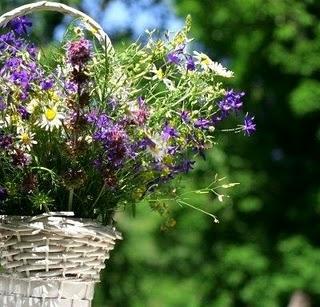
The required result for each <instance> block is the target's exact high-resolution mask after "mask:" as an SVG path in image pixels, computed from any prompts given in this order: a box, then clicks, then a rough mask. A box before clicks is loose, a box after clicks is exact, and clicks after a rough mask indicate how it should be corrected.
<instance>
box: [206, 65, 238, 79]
mask: <svg viewBox="0 0 320 307" xmlns="http://www.w3.org/2000/svg"><path fill="white" fill-rule="evenodd" d="M210 69H211V70H212V71H213V72H214V73H215V74H216V75H218V76H221V77H225V78H232V77H233V72H232V71H231V70H228V69H227V68H225V67H224V66H222V65H221V64H220V63H218V62H212V63H211V64H210Z"/></svg>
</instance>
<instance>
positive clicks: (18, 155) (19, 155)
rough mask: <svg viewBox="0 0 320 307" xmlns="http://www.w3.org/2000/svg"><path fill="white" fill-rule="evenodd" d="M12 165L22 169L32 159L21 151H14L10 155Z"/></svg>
mask: <svg viewBox="0 0 320 307" xmlns="http://www.w3.org/2000/svg"><path fill="white" fill-rule="evenodd" d="M11 157H12V163H13V165H15V166H18V167H24V166H26V165H29V164H30V163H31V160H32V157H31V155H28V154H27V153H25V152H23V151H22V150H19V149H16V151H15V152H14V153H13V154H12V155H11Z"/></svg>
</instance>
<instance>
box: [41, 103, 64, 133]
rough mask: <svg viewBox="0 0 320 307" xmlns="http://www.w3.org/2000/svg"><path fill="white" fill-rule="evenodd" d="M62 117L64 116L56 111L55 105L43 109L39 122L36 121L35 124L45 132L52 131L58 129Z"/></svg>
mask: <svg viewBox="0 0 320 307" xmlns="http://www.w3.org/2000/svg"><path fill="white" fill-rule="evenodd" d="M64 117H65V116H64V114H63V113H61V112H59V111H58V107H57V106H56V105H55V106H53V107H45V108H44V110H43V114H42V117H41V121H38V122H37V124H38V125H39V126H40V127H41V128H44V129H45V130H47V131H48V130H50V131H52V130H53V129H54V128H59V127H60V126H61V125H62V120H63V119H64Z"/></svg>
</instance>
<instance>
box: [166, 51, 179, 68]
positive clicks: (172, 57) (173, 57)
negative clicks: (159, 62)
mask: <svg viewBox="0 0 320 307" xmlns="http://www.w3.org/2000/svg"><path fill="white" fill-rule="evenodd" d="M167 61H168V63H171V64H176V65H178V64H179V63H180V61H181V59H180V57H179V54H178V53H177V51H172V52H169V53H168V54H167Z"/></svg>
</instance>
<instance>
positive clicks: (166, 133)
mask: <svg viewBox="0 0 320 307" xmlns="http://www.w3.org/2000/svg"><path fill="white" fill-rule="evenodd" d="M161 135H162V138H163V139H164V140H169V139H170V138H173V137H177V136H179V133H178V131H177V130H176V129H175V128H173V127H171V126H170V125H169V124H165V126H164V128H163V129H162V134H161Z"/></svg>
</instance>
